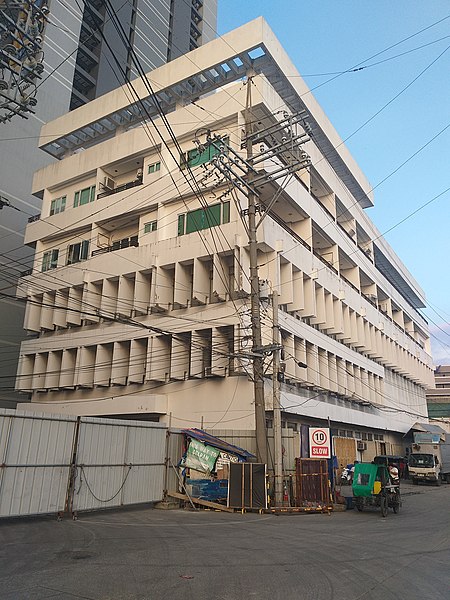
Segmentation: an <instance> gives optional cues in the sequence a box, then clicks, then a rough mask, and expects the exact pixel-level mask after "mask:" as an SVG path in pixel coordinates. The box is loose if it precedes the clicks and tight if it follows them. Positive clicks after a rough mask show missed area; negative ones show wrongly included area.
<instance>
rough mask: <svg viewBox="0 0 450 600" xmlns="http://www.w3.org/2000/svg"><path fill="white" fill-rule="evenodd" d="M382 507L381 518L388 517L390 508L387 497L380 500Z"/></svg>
mask: <svg viewBox="0 0 450 600" xmlns="http://www.w3.org/2000/svg"><path fill="white" fill-rule="evenodd" d="M380 506H381V516H382V517H387V514H388V506H387V498H386V496H381V498H380Z"/></svg>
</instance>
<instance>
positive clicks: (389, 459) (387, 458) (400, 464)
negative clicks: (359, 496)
mask: <svg viewBox="0 0 450 600" xmlns="http://www.w3.org/2000/svg"><path fill="white" fill-rule="evenodd" d="M373 462H374V463H376V464H377V465H386V466H387V467H392V466H393V467H397V469H398V472H399V476H400V479H404V478H405V477H406V475H407V467H408V461H407V460H406V458H405V457H404V456H395V455H393V454H379V455H378V456H375V458H374V459H373Z"/></svg>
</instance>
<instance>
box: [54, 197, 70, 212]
mask: <svg viewBox="0 0 450 600" xmlns="http://www.w3.org/2000/svg"><path fill="white" fill-rule="evenodd" d="M66 200H67V196H61V197H60V198H55V199H54V200H52V202H51V204H50V216H52V215H57V214H58V213H62V212H64V211H65V210H66Z"/></svg>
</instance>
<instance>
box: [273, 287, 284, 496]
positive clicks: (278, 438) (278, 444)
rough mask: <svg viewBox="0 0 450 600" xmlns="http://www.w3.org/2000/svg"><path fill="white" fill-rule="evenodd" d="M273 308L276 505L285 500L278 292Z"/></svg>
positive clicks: (274, 291) (274, 298)
mask: <svg viewBox="0 0 450 600" xmlns="http://www.w3.org/2000/svg"><path fill="white" fill-rule="evenodd" d="M272 308H273V348H274V350H273V362H272V387H273V439H274V455H275V456H274V457H275V465H274V468H275V506H281V505H282V502H283V444H282V428H281V403H280V382H279V379H278V378H279V376H280V329H279V327H278V292H277V291H276V290H273V292H272Z"/></svg>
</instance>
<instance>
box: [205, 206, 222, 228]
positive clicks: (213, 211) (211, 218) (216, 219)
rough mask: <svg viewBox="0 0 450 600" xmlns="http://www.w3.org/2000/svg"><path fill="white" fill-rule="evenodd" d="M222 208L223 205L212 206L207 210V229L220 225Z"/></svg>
mask: <svg viewBox="0 0 450 600" xmlns="http://www.w3.org/2000/svg"><path fill="white" fill-rule="evenodd" d="M221 208H222V205H221V204H213V205H212V206H208V208H206V209H205V227H204V229H207V228H208V227H217V225H220V210H221Z"/></svg>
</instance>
